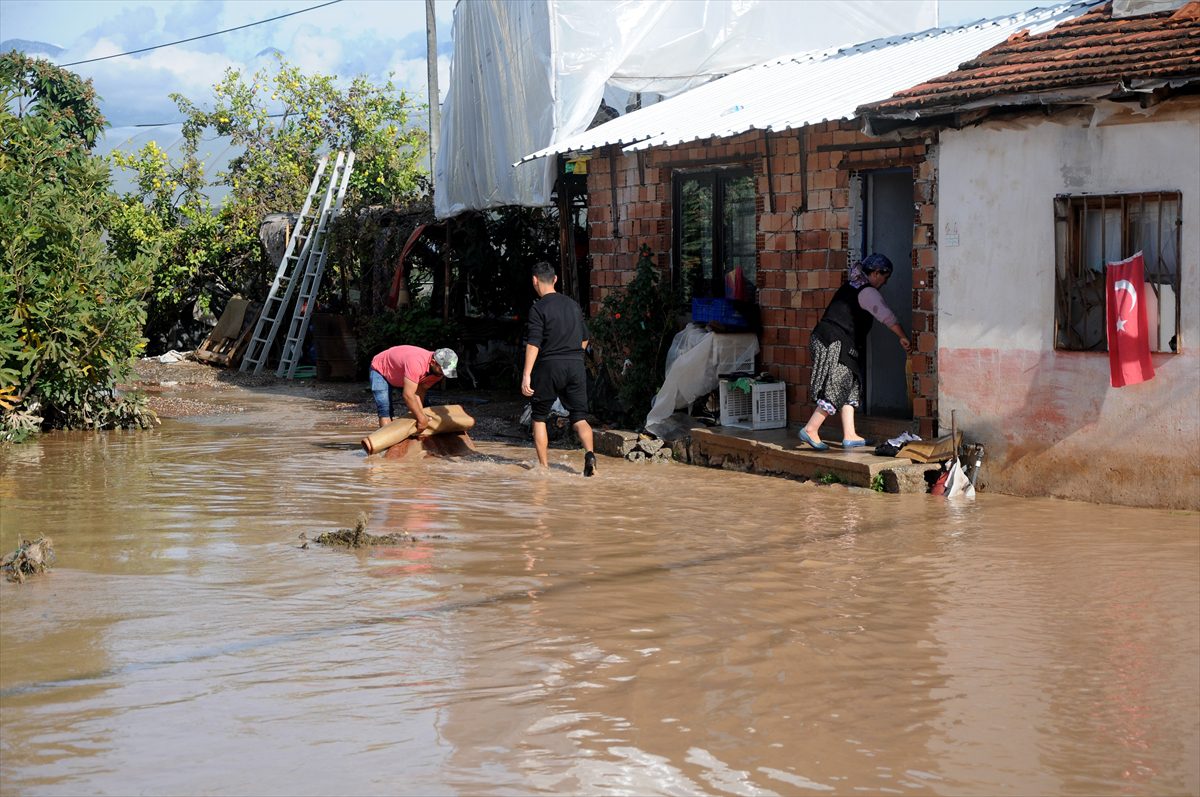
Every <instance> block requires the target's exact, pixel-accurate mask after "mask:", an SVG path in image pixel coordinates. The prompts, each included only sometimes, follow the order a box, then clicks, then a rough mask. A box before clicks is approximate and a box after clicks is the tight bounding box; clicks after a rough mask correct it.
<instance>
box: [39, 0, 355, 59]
mask: <svg viewBox="0 0 1200 797" xmlns="http://www.w3.org/2000/svg"><path fill="white" fill-rule="evenodd" d="M340 2H342V0H329V2H328V3H321V5H319V6H310V7H309V8H302V9H300V10H299V11H292V12H290V13H287V14H280V15H279V16H277V17H271V18H270V19H263V20H259V21H258V22H250V23H248V24H245V25H238V26H237V27H236V28H226V29H225V30H219V31H216V32H215V33H205V34H204V35H203V36H193V37H192V38H190V39H180V40H179V41H176V42H167V43H166V44H156V45H154V46H153V47H143V48H142V49H140V50H130V51H129V52H127V53H115V54H113V55H104V56H101V57H99V58H89V59H87V60H86V61H72V62H71V63H69V64H59V66H79V65H80V64H93V63H95V62H96V61H107V60H108V59H109V58H120V57H121V56H124V55H137V54H138V53H148V52H150V51H151V50H158V49H161V48H163V47H174V46H175V45H176V44H187V43H188V42H194V41H198V40H199V39H207V38H209V37H210V36H220V35H221V34H223V33H232V32H233V31H235V30H244V29H246V28H253V27H254V26H255V25H265V24H266V23H268V22H274V21H276V20H279V19H286V18H287V17H294V16H296V15H297V14H303V13H305V12H308V11H316V10H317V9H318V8H324V7H325V6H331V5H334V4H335V3H340Z"/></svg>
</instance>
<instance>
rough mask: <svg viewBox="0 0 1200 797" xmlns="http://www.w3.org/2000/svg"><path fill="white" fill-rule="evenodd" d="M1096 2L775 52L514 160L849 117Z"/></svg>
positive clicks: (634, 148) (638, 146)
mask: <svg viewBox="0 0 1200 797" xmlns="http://www.w3.org/2000/svg"><path fill="white" fill-rule="evenodd" d="M1103 3H1104V0H1086V1H1085V2H1078V3H1068V4H1063V5H1058V6H1053V7H1050V8H1038V9H1032V10H1030V11H1026V12H1022V13H1020V14H1013V15H1011V16H1007V17H998V18H996V19H990V20H983V21H980V22H975V23H972V24H970V25H962V26H959V27H954V28H939V29H934V30H928V31H923V32H920V33H912V34H906V35H904V36H890V37H887V38H883V39H875V40H873V41H869V42H864V43H862V44H857V45H854V46H851V47H843V48H839V49H830V50H821V51H817V52H811V53H805V54H802V55H797V56H793V57H791V58H785V59H776V60H773V61H769V62H767V63H763V64H759V65H757V66H752V67H747V68H746V69H743V70H740V71H738V72H735V73H733V74H731V75H727V76H726V77H723V78H720V79H719V80H714V81H712V82H711V83H706V84H705V85H703V86H700V87H699V88H695V89H692V90H691V91H688V92H686V93H684V94H680V95H679V96H677V97H672V98H670V99H667V100H664V101H662V102H660V103H657V104H655V105H651V106H649V107H646V108H643V109H641V110H638V111H634V112H632V113H630V114H627V115H626V116H622V117H620V118H618V119H614V120H613V121H611V122H607V123H605V124H602V125H599V126H597V127H594V128H592V129H591V130H588V131H585V132H583V133H578V134H576V135H574V136H571V137H569V138H566V139H564V140H563V141H560V142H558V143H557V144H554V145H552V146H549V147H546V148H545V149H542V150H539V151H538V152H534V153H532V154H530V155H526V156H525V157H524V158H522V159H521V162H524V161H528V160H533V159H534V158H543V157H547V156H549V155H557V154H560V153H566V152H586V151H589V150H595V149H599V148H601V147H605V146H608V145H610V144H616V145H620V146H622V147H623V148H624V149H625V150H626V151H637V150H642V149H649V148H651V147H659V146H670V145H674V144H682V143H684V142H687V141H696V140H699V139H703V138H710V137H718V138H720V137H725V136H733V135H738V134H740V133H745V132H746V131H748V130H788V129H793V128H797V127H803V126H804V125H809V124H815V123H818V122H823V121H827V120H831V119H849V118H852V117H853V116H854V115H855V113H854V110H855V109H856V108H857V107H859V106H860V105H865V104H867V103H871V102H878V101H879V100H884V99H887V98H888V97H891V96H892V95H893V94H895V93H896V92H898V91H902V90H903V89H907V88H910V87H912V86H916V85H919V84H922V83H925V82H926V81H929V80H931V79H932V78H935V77H938V76H940V75H943V74H945V73H947V72H950V71H952V70H954V69H957V68H958V66H959V65H960V64H962V63H963V62H965V61H969V60H971V59H972V58H975V57H976V56H978V55H979V54H980V53H982V52H984V51H985V50H987V49H989V48H991V47H994V46H995V45H997V44H999V43H1000V42H1003V41H1005V40H1006V39H1008V37H1009V36H1012V35H1013V34H1016V33H1018V32H1020V31H1022V30H1028V31H1029V32H1030V33H1032V34H1038V33H1042V32H1044V31H1047V30H1050V29H1051V28H1053V27H1054V26H1055V25H1057V24H1059V23H1060V22H1062V21H1064V20H1067V19H1072V18H1074V17H1077V16H1079V15H1081V14H1084V13H1086V12H1087V11H1089V10H1090V9H1092V8H1094V7H1096V6H1100V5H1103Z"/></svg>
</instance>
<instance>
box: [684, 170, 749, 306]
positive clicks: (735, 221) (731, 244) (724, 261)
mask: <svg viewBox="0 0 1200 797" xmlns="http://www.w3.org/2000/svg"><path fill="white" fill-rule="evenodd" d="M755 199H756V197H755V183H754V175H753V174H752V173H751V172H750V171H749V170H747V169H740V168H739V169H715V170H709V171H698V172H682V173H678V174H676V175H675V207H674V219H673V221H674V231H675V252H676V261H675V272H676V275H677V276H678V277H680V278H683V279H685V280H687V281H688V284H689V285H690V287H691V291H692V295H693V296H702V297H715V296H724V297H727V298H731V299H750V300H752V299H753V298H754V293H755V280H756V279H757V276H758V275H757V252H756V251H755V233H756V231H757V218H756V212H755Z"/></svg>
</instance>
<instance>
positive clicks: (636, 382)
mask: <svg viewBox="0 0 1200 797" xmlns="http://www.w3.org/2000/svg"><path fill="white" fill-rule="evenodd" d="M639 255H640V256H639V258H638V262H637V272H636V273H635V274H634V277H633V280H632V281H631V282H630V283H629V284H628V285H626V286H625V287H624V288H622V289H620V290H616V291H613V292H612V293H610V294H609V295H608V296H606V297H605V298H604V301H603V302H602V303H601V305H600V312H599V314H598V315H597V316H596V317H595V318H593V319H591V320H590V321H589V322H588V326H589V328H590V330H591V333H592V343H593V345H594V347H595V351H596V354H597V356H598V357H599V358H600V371H601V374H602V376H603V378H604V379H606V380H607V381H609V382H610V383H611V384H612V385H613V387H615V389H616V390H615V395H616V402H615V406H611V407H594V408H593V411H594V412H596V414H598V415H600V416H601V417H604V416H606V415H607V416H610V417H611V418H612V419H613V420H616V421H618V422H620V423H624V424H626V425H630V426H633V427H638V426H640V425H641V424H642V423H643V422H644V421H645V419H646V413H648V412H649V411H650V404H651V402H652V401H653V400H654V395H655V394H656V393H657V392H658V390H659V388H660V387H661V386H662V383H663V378H664V376H665V374H666V359H667V350H668V349H669V348H670V346H671V340H672V338H674V336H675V333H676V332H678V331H679V315H680V313H681V312H682V311H683V308H684V293H683V291H682V290H681V289H679V288H677V287H675V286H674V285H672V283H671V280H670V279H664V278H663V275H662V273H661V271H660V270H659V268H658V266H656V265H655V264H654V258H653V254H652V253H651V251H650V247H649V246H646V245H645V244H643V245H642V247H641V250H640V253H639ZM597 392H601V393H602V392H603V391H602V390H601V391H597Z"/></svg>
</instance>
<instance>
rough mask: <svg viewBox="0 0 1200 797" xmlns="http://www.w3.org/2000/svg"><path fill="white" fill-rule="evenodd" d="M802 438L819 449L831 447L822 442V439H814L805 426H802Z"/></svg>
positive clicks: (823, 449)
mask: <svg viewBox="0 0 1200 797" xmlns="http://www.w3.org/2000/svg"><path fill="white" fill-rule="evenodd" d="M800 439H801V440H803V441H804V442H806V443H808V444H809V445H810V446H812V447H813V449H815V450H817V451H825V450H827V449H828V448H829V446H828V445H826V444H825V443H822V442H821V441H820V440H813V439H812V438H811V437H809V436H808V432H806V431H804V427H800Z"/></svg>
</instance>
